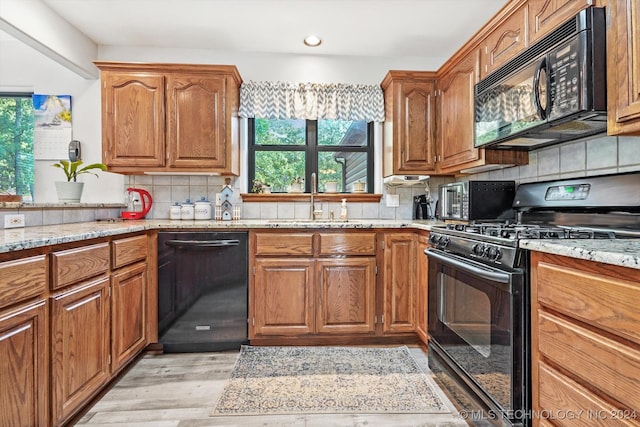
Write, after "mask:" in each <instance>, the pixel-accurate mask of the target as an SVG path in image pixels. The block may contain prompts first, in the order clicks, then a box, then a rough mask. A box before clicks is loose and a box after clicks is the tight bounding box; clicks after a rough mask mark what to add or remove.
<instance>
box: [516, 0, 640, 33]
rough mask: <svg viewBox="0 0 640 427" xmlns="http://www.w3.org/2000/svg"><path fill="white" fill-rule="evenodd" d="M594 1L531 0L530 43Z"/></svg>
mask: <svg viewBox="0 0 640 427" xmlns="http://www.w3.org/2000/svg"><path fill="white" fill-rule="evenodd" d="M630 1H632V0H630ZM593 3H594V2H593V0H529V2H528V4H529V43H530V44H533V43H535V42H537V41H538V40H540V39H541V38H542V37H544V36H545V35H547V34H548V33H549V32H551V31H553V30H555V29H556V28H557V27H558V26H559V25H561V24H563V23H564V22H565V21H566V20H567V19H570V18H571V17H572V16H574V15H575V14H577V13H578V12H580V11H581V10H582V9H586V8H587V7H588V6H591V5H593Z"/></svg>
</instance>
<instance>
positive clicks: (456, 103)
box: [438, 51, 480, 169]
mask: <svg viewBox="0 0 640 427" xmlns="http://www.w3.org/2000/svg"><path fill="white" fill-rule="evenodd" d="M479 68H480V64H479V55H478V51H473V53H471V54H470V55H468V56H467V57H466V58H464V59H462V60H461V61H460V62H459V63H457V64H456V65H455V66H454V67H452V68H451V69H450V70H449V71H447V72H446V73H444V74H443V75H442V76H441V77H440V80H439V82H438V85H439V89H440V90H439V92H438V94H439V96H440V115H439V116H440V117H439V124H440V127H439V131H440V134H439V137H440V138H439V143H440V146H439V150H438V151H439V154H440V156H439V159H438V160H439V166H440V168H442V169H448V168H452V167H456V166H458V165H462V164H464V163H467V162H472V161H475V160H478V159H480V150H479V149H477V148H474V146H473V112H474V108H473V102H474V99H473V97H474V86H475V84H476V83H477V82H478V77H479V74H480V70H479Z"/></svg>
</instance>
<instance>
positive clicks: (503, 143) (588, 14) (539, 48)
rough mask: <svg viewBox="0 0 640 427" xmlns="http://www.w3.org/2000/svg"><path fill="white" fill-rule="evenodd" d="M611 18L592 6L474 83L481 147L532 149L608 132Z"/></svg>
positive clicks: (476, 134)
mask: <svg viewBox="0 0 640 427" xmlns="http://www.w3.org/2000/svg"><path fill="white" fill-rule="evenodd" d="M605 33H606V22H605V12H604V8H596V7H589V8H588V9H585V10H582V11H581V12H580V13H578V14H577V15H576V16H574V17H573V18H572V19H570V20H568V21H566V22H565V23H564V24H563V25H561V26H560V27H558V28H557V29H555V30H554V31H553V32H551V33H550V34H549V35H547V36H545V37H544V38H542V39H541V40H540V41H539V42H537V43H536V44H534V45H532V46H530V47H529V48H527V49H526V50H525V51H524V52H522V53H521V54H520V55H518V56H516V57H515V58H514V59H512V60H511V61H509V62H507V63H506V64H504V65H503V66H502V67H500V68H498V69H497V70H496V71H494V72H493V73H491V74H489V75H488V76H487V77H486V78H485V79H483V80H481V81H480V82H479V83H478V84H477V85H476V86H475V97H474V103H475V118H474V144H475V146H476V147H482V148H489V149H493V148H497V149H510V150H532V149H537V148H541V147H543V146H548V145H551V144H555V143H559V142H564V141H570V140H573V139H577V138H582V137H585V136H589V135H594V134H598V133H602V132H605V131H606V128H607V82H606V49H605V45H606V40H605Z"/></svg>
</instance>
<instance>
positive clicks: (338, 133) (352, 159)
mask: <svg viewBox="0 0 640 427" xmlns="http://www.w3.org/2000/svg"><path fill="white" fill-rule="evenodd" d="M248 124H249V132H248V135H249V174H248V175H249V176H248V178H249V188H252V186H253V182H254V180H258V181H260V182H261V183H263V184H268V185H269V186H270V187H271V192H272V193H285V192H288V191H291V183H292V181H293V180H295V178H298V177H299V178H301V180H302V181H303V187H302V189H301V191H306V192H309V191H311V174H312V173H316V176H317V183H318V187H317V190H318V191H319V192H326V193H333V192H338V193H340V192H365V193H366V192H369V193H370V192H372V191H373V160H374V154H373V122H369V123H367V122H365V121H350V120H302V119H262V118H250V119H249V120H248ZM332 183H335V184H332ZM356 183H362V184H364V188H362V189H361V188H358V187H359V185H357V184H356ZM354 184H355V186H354Z"/></svg>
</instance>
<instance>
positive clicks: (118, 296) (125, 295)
mask: <svg viewBox="0 0 640 427" xmlns="http://www.w3.org/2000/svg"><path fill="white" fill-rule="evenodd" d="M112 277H113V279H112V285H113V287H112V289H113V292H112V300H111V307H112V308H111V357H112V367H111V370H112V372H116V371H117V370H119V369H120V368H121V367H122V366H124V365H125V364H126V363H127V362H128V361H129V360H131V358H132V357H134V356H135V355H137V354H138V353H139V352H140V351H142V349H143V348H144V347H145V345H147V337H146V325H147V316H146V313H147V304H146V301H147V264H145V263H142V264H136V265H133V266H131V267H128V268H126V269H122V270H120V271H118V272H117V273H115V274H113V276H112Z"/></svg>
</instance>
